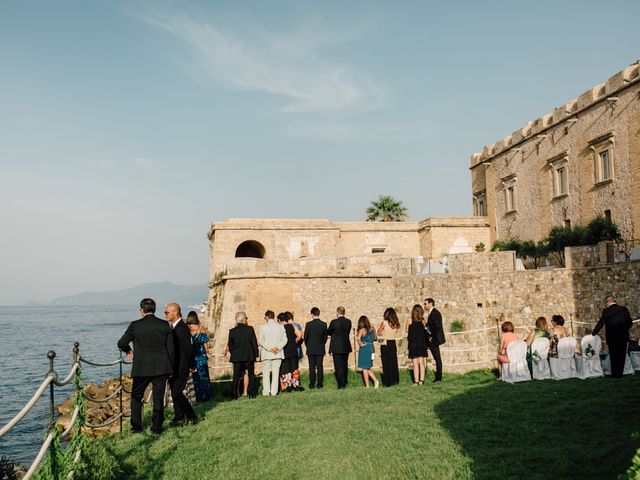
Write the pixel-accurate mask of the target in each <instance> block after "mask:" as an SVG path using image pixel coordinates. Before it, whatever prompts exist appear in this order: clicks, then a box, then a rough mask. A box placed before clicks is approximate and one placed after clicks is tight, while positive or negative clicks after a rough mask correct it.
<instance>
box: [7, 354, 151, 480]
mask: <svg viewBox="0 0 640 480" xmlns="http://www.w3.org/2000/svg"><path fill="white" fill-rule="evenodd" d="M47 358H48V360H49V371H48V372H47V375H46V376H45V378H44V380H43V381H42V383H41V384H40V386H39V387H38V388H37V389H36V391H35V393H34V394H33V396H32V397H31V398H30V399H29V401H28V402H27V403H26V404H25V405H24V407H22V409H21V410H20V411H19V412H18V413H17V414H16V416H15V417H13V418H12V419H11V420H10V421H9V422H8V423H7V424H6V425H5V426H4V427H2V428H0V438H2V437H3V436H4V435H6V434H7V433H9V432H10V431H11V430H12V429H13V428H14V427H15V426H16V425H17V424H18V423H20V421H22V420H23V419H24V418H25V417H26V416H27V414H28V413H29V412H30V411H31V409H32V408H33V407H34V406H35V404H36V403H37V402H38V400H39V399H40V398H41V397H42V396H43V395H44V394H45V392H46V390H47V388H48V390H49V423H48V426H47V435H46V436H45V439H44V441H43V442H42V444H41V446H40V449H39V450H38V453H37V455H36V457H35V459H34V460H33V462H32V463H31V465H30V466H29V468H28V469H27V472H26V473H25V475H24V477H22V478H23V480H28V479H30V478H31V476H32V475H33V474H34V473H35V472H36V470H37V469H38V467H39V466H40V465H41V464H42V461H43V460H44V458H45V456H46V454H47V451H49V454H50V456H51V457H52V456H53V455H54V448H55V442H54V440H55V437H56V435H59V436H60V437H61V438H65V437H67V436H68V435H69V434H71V432H72V431H73V428H74V426H76V423H77V422H78V419H79V418H81V415H80V413H81V412H80V407H79V406H76V407H75V408H74V410H73V413H72V414H71V418H70V420H69V425H68V426H67V428H66V429H65V430H63V431H62V432H59V431H57V430H56V417H55V407H56V405H55V400H56V395H55V388H56V387H64V386H65V385H68V384H69V383H70V382H71V381H72V380H73V379H74V378H76V375H77V374H78V373H79V372H80V370H81V364H83V363H84V364H85V365H90V366H94V367H111V366H115V365H118V366H119V376H118V387H117V388H116V390H115V391H114V392H113V393H112V394H111V395H109V396H107V397H105V398H92V397H89V396H87V395H86V394H85V392H84V388H83V385H82V384H81V383H80V382H76V383H74V394H75V395H78V394H80V392H79V391H78V390H81V394H82V396H83V398H84V399H86V400H87V401H89V402H95V403H106V402H108V401H110V400H113V399H114V398H116V397H118V398H119V404H120V411H119V412H118V414H117V415H116V416H115V417H113V418H110V419H109V420H108V421H106V422H104V423H102V424H99V425H93V424H90V423H89V422H87V421H86V420H85V421H84V423H83V424H82V425H79V427H80V428H89V429H97V428H104V427H107V426H109V425H112V424H113V423H115V422H116V421H118V420H119V421H120V431H122V427H123V424H122V422H123V418H125V417H128V416H130V415H125V414H124V410H123V393H125V392H126V393H131V392H129V391H128V390H126V389H125V387H124V383H123V373H122V368H123V365H125V364H130V363H131V362H130V361H127V360H126V359H125V358H123V355H122V352H120V357H119V358H118V359H117V360H113V361H110V362H104V363H101V362H95V361H92V360H88V359H86V358H83V357H82V356H81V355H80V344H79V343H78V342H75V343H74V344H73V364H72V365H71V369H70V370H69V373H68V374H67V376H66V377H65V378H64V379H63V380H58V378H59V375H58V372H56V370H55V368H54V359H55V358H56V352H55V351H53V350H50V351H49V352H47ZM75 395H74V396H75ZM143 401H144V402H145V403H148V401H149V399H148V398H147V399H143ZM82 418H84V415H82ZM81 455H82V451H81V450H80V449H78V451H77V452H76V453H75V456H74V458H73V464H74V465H75V464H77V463H78V461H79V460H80V457H81ZM73 475H74V470H71V471H69V473H68V475H67V478H68V479H71V478H73Z"/></svg>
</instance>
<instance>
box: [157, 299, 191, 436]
mask: <svg viewBox="0 0 640 480" xmlns="http://www.w3.org/2000/svg"><path fill="white" fill-rule="evenodd" d="M164 314H165V316H166V317H167V321H168V322H169V325H171V328H172V329H173V350H174V352H175V354H174V360H173V375H172V377H171V378H170V379H169V387H170V388H171V398H173V411H174V416H173V420H172V422H171V423H172V425H173V426H174V427H180V426H182V425H184V424H185V423H191V424H194V423H196V422H197V421H198V417H196V412H194V411H193V407H192V406H191V404H190V403H189V400H188V399H187V397H186V396H185V395H184V393H183V391H184V388H185V387H186V385H187V380H188V379H189V372H195V371H196V362H195V358H194V356H193V347H192V345H191V333H189V327H187V324H186V323H184V322H183V321H182V312H181V311H180V305H178V304H177V303H170V304H168V305H167V306H166V307H165V309H164Z"/></svg>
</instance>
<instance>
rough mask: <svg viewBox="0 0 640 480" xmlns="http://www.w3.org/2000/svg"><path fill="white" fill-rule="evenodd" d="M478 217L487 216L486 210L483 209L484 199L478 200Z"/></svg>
mask: <svg viewBox="0 0 640 480" xmlns="http://www.w3.org/2000/svg"><path fill="white" fill-rule="evenodd" d="M478 216H479V217H486V216H487V209H486V208H485V205H484V198H479V199H478Z"/></svg>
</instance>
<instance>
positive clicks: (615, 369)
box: [607, 341, 627, 378]
mask: <svg viewBox="0 0 640 480" xmlns="http://www.w3.org/2000/svg"><path fill="white" fill-rule="evenodd" d="M607 345H608V347H609V358H610V359H611V376H612V377H614V378H620V377H622V373H623V372H624V362H625V360H626V359H627V342H626V341H624V342H607Z"/></svg>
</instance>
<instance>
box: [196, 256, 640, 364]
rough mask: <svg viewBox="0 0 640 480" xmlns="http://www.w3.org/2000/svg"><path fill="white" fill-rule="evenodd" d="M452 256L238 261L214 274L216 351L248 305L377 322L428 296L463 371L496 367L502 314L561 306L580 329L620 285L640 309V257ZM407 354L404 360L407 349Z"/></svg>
mask: <svg viewBox="0 0 640 480" xmlns="http://www.w3.org/2000/svg"><path fill="white" fill-rule="evenodd" d="M584 248H585V247H579V248H568V249H567V252H566V256H567V258H575V259H576V261H575V262H574V263H578V261H577V259H580V258H585V257H588V258H592V255H589V254H586V255H585V253H584V252H582V251H583V250H584ZM586 248H590V247H586ZM449 259H450V260H449V268H450V271H449V273H442V274H426V275H424V274H420V273H419V272H417V271H415V264H413V265H412V264H411V262H408V263H405V264H402V263H401V262H400V264H401V265H402V268H398V264H397V263H394V262H389V263H386V264H385V263H381V264H379V268H378V269H377V270H376V271H374V272H363V271H357V270H350V269H349V268H347V269H345V270H334V271H333V272H332V273H329V272H328V271H323V272H321V273H319V274H314V273H313V272H310V271H307V272H304V271H302V270H301V271H299V272H297V273H291V271H288V272H287V273H274V272H273V271H267V269H266V265H264V267H265V268H263V269H261V268H260V267H258V268H256V269H254V268H249V269H247V270H246V271H244V272H241V271H236V270H233V267H232V271H234V272H235V273H233V274H229V275H224V276H219V277H218V278H217V279H214V280H213V281H212V283H211V295H210V297H209V310H208V312H207V317H206V318H207V321H206V324H207V327H208V328H209V330H211V331H213V332H215V333H214V336H213V340H212V347H213V348H212V351H213V352H214V353H215V354H218V355H219V354H220V353H221V351H222V349H223V348H224V346H225V344H226V341H227V332H228V330H229V329H230V328H232V327H233V326H234V315H235V313H236V312H237V311H239V310H243V311H245V312H247V315H248V316H249V323H250V325H252V326H253V327H254V328H256V329H257V328H258V327H259V326H260V325H261V324H262V323H263V321H264V320H263V315H264V312H265V311H266V310H267V309H271V310H274V311H275V312H276V313H277V312H279V311H285V310H290V311H292V312H294V314H295V316H296V321H298V322H300V323H303V324H304V323H305V322H306V321H308V320H309V319H310V316H309V315H308V312H309V310H310V309H311V307H313V306H317V307H319V308H320V310H321V312H322V315H321V317H322V318H323V319H324V320H325V321H327V322H328V321H330V320H331V319H333V318H334V317H335V308H336V307H337V306H339V305H342V306H344V307H346V309H347V316H348V317H349V318H351V319H352V321H353V322H354V327H355V322H357V319H358V317H359V316H360V315H366V316H368V317H369V319H370V320H371V321H372V323H373V324H374V325H376V326H377V325H378V324H379V323H380V322H381V320H382V314H383V312H384V310H385V309H386V308H387V307H390V306H392V307H394V308H396V309H397V311H398V313H399V317H400V320H401V322H402V323H403V324H404V323H405V322H406V321H407V320H408V319H409V318H410V312H411V307H412V306H413V304H415V303H422V302H421V301H422V300H423V299H424V298H425V297H428V296H431V297H433V298H435V299H436V302H437V307H438V308H439V309H440V311H441V312H442V314H443V318H444V327H445V331H446V332H447V343H446V344H445V345H444V346H443V361H444V363H445V370H447V371H456V372H463V371H467V370H471V369H475V368H482V367H491V366H495V361H494V359H495V354H496V349H497V344H498V325H499V323H501V322H502V321H504V320H511V321H512V322H513V323H514V324H515V325H516V326H517V327H524V326H532V325H533V324H534V323H535V319H536V318H537V317H538V316H540V315H543V316H546V317H547V318H549V317H550V316H551V315H552V314H561V315H563V316H564V317H565V319H566V320H567V326H568V327H569V328H572V329H573V331H574V333H575V334H576V335H580V336H582V335H584V334H585V333H586V332H587V331H590V329H591V328H592V326H593V324H594V323H595V322H596V321H597V319H598V318H599V315H600V312H601V310H602V306H603V296H604V295H605V294H606V293H608V292H614V293H615V294H616V295H617V296H618V298H619V301H620V303H621V304H626V305H627V306H628V307H629V309H630V311H631V313H632V316H633V317H634V318H639V317H640V296H639V295H638V290H637V285H639V284H640V261H633V262H625V263H615V264H600V263H598V264H597V265H591V266H589V267H576V268H571V269H570V268H557V269H541V270H516V269H515V255H514V252H485V253H471V254H469V253H463V254H452V255H450V256H449ZM236 260H237V261H238V262H239V263H242V262H243V261H244V259H236ZM399 260H407V261H408V260H411V259H399ZM250 261H254V262H256V264H260V262H265V260H261V259H255V260H254V259H251V260H250ZM233 263H234V262H230V265H229V266H230V267H231V265H232V264H233ZM275 263H277V262H275ZM347 263H348V264H350V262H349V261H347ZM412 268H413V269H414V270H411V269H412ZM261 270H262V271H261ZM456 320H458V321H462V322H464V331H463V332H462V333H455V334H454V333H451V332H450V330H451V324H452V322H454V321H456ZM582 322H584V323H582ZM466 332H469V333H466ZM522 332H523V331H522V330H520V333H522ZM638 333H640V332H638ZM214 360H215V361H213V362H212V367H213V368H214V369H216V368H218V367H224V366H226V365H228V364H227V363H226V359H222V358H220V357H214ZM353 361H354V357H353V356H352V357H351V363H353ZM402 361H408V360H407V359H406V357H405V358H403V359H402ZM303 365H304V364H303ZM218 373H219V372H218Z"/></svg>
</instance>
